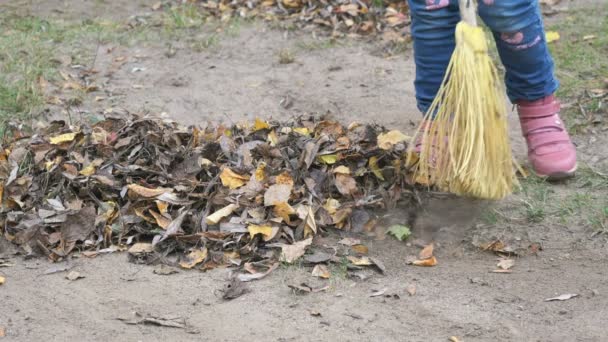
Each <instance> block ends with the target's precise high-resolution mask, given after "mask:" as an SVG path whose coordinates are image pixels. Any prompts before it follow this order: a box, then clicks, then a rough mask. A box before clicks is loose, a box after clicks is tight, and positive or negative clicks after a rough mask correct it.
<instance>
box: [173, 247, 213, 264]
mask: <svg viewBox="0 0 608 342" xmlns="http://www.w3.org/2000/svg"><path fill="white" fill-rule="evenodd" d="M206 258H207V248H204V247H203V249H197V250H194V251H192V252H190V254H188V255H186V258H185V260H182V261H181V262H180V263H179V265H180V266H181V267H183V268H186V269H191V268H192V267H194V266H196V265H198V264H200V263H201V262H203V261H205V259H206Z"/></svg>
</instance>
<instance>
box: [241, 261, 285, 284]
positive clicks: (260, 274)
mask: <svg viewBox="0 0 608 342" xmlns="http://www.w3.org/2000/svg"><path fill="white" fill-rule="evenodd" d="M277 267H279V263H274V264H272V265H271V266H270V267H269V268H268V269H267V270H266V271H265V272H257V273H250V274H242V273H241V274H239V275H237V278H238V279H239V280H240V281H245V282H247V281H252V280H258V279H262V278H264V277H266V276H267V275H269V274H270V273H271V272H272V271H274V270H276V269H277Z"/></svg>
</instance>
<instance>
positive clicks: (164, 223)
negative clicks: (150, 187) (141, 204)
mask: <svg viewBox="0 0 608 342" xmlns="http://www.w3.org/2000/svg"><path fill="white" fill-rule="evenodd" d="M149 212H150V215H152V216H154V220H156V224H157V225H158V226H159V227H161V228H162V229H167V227H169V225H170V224H171V220H170V219H168V218H166V217H164V216H163V215H161V214H159V213H157V212H156V211H154V210H150V211H149Z"/></svg>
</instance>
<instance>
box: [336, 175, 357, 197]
mask: <svg viewBox="0 0 608 342" xmlns="http://www.w3.org/2000/svg"><path fill="white" fill-rule="evenodd" d="M336 188H338V191H340V193H341V194H342V195H352V194H353V193H355V192H356V191H357V182H356V181H355V179H354V178H353V177H351V176H349V175H345V174H341V173H339V174H336Z"/></svg>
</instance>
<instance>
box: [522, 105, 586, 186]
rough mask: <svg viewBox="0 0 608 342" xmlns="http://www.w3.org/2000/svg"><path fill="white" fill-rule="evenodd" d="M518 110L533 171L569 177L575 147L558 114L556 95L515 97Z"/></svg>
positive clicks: (574, 157) (550, 175) (555, 177)
mask: <svg viewBox="0 0 608 342" xmlns="http://www.w3.org/2000/svg"><path fill="white" fill-rule="evenodd" d="M517 111H518V112H519V121H520V123H521V130H522V133H523V135H524V137H525V138H526V143H527V144H528V159H529V160H530V163H532V167H533V168H534V171H535V172H536V174H537V175H538V176H540V177H547V178H548V179H550V180H560V179H564V178H568V177H572V176H573V175H574V172H575V171H576V149H575V148H574V145H573V144H572V140H570V136H569V135H568V132H567V131H566V127H565V126H564V123H563V121H562V120H561V119H560V117H559V111H560V103H559V101H558V100H557V99H556V98H555V96H554V95H549V96H547V97H545V98H542V99H540V100H536V101H524V100H521V101H518V102H517Z"/></svg>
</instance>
